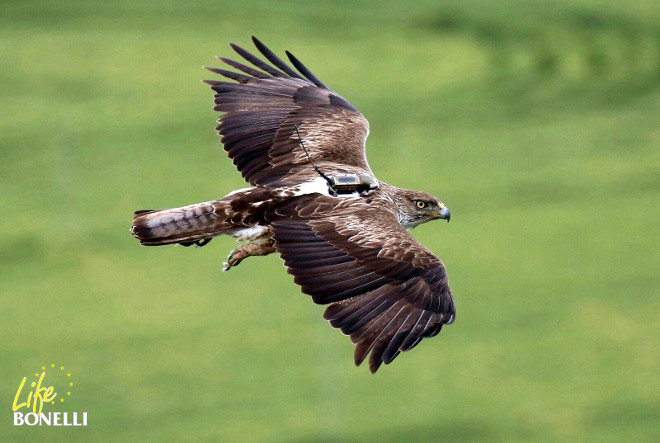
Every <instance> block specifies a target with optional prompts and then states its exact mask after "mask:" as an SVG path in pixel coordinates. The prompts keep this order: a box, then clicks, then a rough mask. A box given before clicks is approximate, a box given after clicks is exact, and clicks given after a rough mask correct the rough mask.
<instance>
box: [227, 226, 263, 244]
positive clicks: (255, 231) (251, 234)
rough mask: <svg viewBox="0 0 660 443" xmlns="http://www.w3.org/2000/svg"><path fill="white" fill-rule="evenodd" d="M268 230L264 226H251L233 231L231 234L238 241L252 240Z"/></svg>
mask: <svg viewBox="0 0 660 443" xmlns="http://www.w3.org/2000/svg"><path fill="white" fill-rule="evenodd" d="M266 231H268V228H267V227H266V226H252V227H250V228H244V229H241V230H240V231H236V232H234V233H233V234H232V235H233V237H234V238H235V239H236V240H238V241H253V240H256V239H258V238H259V237H261V236H262V235H264V234H265V233H266Z"/></svg>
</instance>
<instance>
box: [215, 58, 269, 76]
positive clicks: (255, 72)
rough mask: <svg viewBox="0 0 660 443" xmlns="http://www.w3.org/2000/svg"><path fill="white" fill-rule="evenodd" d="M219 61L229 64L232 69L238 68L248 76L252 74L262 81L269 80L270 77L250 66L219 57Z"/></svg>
mask: <svg viewBox="0 0 660 443" xmlns="http://www.w3.org/2000/svg"><path fill="white" fill-rule="evenodd" d="M218 60H220V61H221V62H224V63H226V64H228V65H229V66H231V67H232V68H236V69H238V70H241V71H243V72H245V73H246V74H250V75H251V76H252V77H256V78H261V79H265V78H268V75H266V74H264V73H263V72H261V71H259V70H257V69H254V68H251V67H249V66H245V65H244V64H242V63H239V62H235V61H234V60H231V59H228V58H224V57H218Z"/></svg>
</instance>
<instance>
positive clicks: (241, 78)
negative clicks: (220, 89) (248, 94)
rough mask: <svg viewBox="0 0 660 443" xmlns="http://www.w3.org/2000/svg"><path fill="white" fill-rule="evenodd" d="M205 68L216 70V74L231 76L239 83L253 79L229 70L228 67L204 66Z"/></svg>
mask: <svg viewBox="0 0 660 443" xmlns="http://www.w3.org/2000/svg"><path fill="white" fill-rule="evenodd" d="M204 69H208V70H209V71H211V72H214V73H216V74H220V75H222V76H223V77H227V78H230V79H232V80H236V81H237V82H239V83H247V82H248V81H249V80H251V79H252V77H248V76H247V75H243V74H239V73H238V72H233V71H227V70H226V69H220V68H209V67H207V66H204Z"/></svg>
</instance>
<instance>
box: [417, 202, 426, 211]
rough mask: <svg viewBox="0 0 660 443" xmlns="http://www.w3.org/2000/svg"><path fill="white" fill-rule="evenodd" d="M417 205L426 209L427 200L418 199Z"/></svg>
mask: <svg viewBox="0 0 660 443" xmlns="http://www.w3.org/2000/svg"><path fill="white" fill-rule="evenodd" d="M415 205H417V207H418V208H419V209H424V208H425V207H426V202H425V201H421V200H417V201H416V202H415Z"/></svg>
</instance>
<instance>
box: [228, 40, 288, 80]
mask: <svg viewBox="0 0 660 443" xmlns="http://www.w3.org/2000/svg"><path fill="white" fill-rule="evenodd" d="M252 38H254V36H253V37H252ZM229 45H230V46H231V47H232V49H233V50H234V51H236V53H237V54H238V55H240V56H241V57H243V58H244V59H245V60H247V61H249V62H250V63H252V64H253V65H254V66H256V67H257V68H259V69H263V70H264V71H266V72H267V73H269V74H270V75H272V76H273V77H286V75H285V74H284V73H282V72H280V71H278V70H277V69H275V68H273V67H272V66H270V65H269V64H268V63H265V62H264V61H263V60H261V59H260V58H259V57H255V56H254V55H252V54H250V53H249V52H248V51H246V50H245V49H243V48H241V47H240V46H238V45H235V44H233V43H230V44H229Z"/></svg>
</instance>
